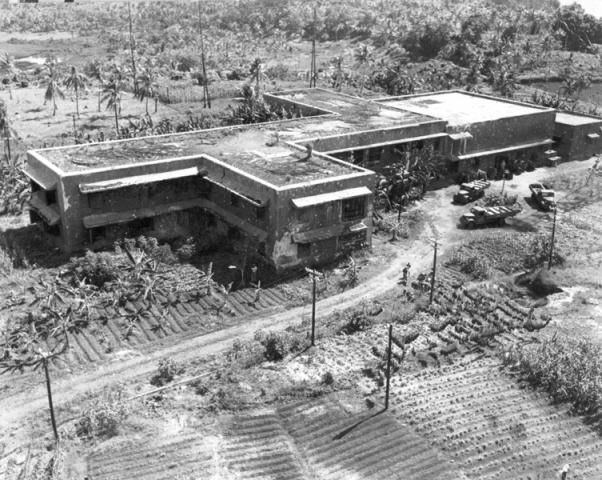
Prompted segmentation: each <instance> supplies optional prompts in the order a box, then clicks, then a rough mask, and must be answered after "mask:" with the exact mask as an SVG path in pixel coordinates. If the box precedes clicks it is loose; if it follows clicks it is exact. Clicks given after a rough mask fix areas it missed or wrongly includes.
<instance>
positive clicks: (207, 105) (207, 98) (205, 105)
mask: <svg viewBox="0 0 602 480" xmlns="http://www.w3.org/2000/svg"><path fill="white" fill-rule="evenodd" d="M197 5H198V8H199V36H200V37H201V69H202V74H203V108H211V97H210V96H209V86H208V83H209V82H208V80H207V70H206V68H205V41H204V40H203V19H202V16H201V2H198V4H197Z"/></svg>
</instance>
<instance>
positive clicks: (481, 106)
mask: <svg viewBox="0 0 602 480" xmlns="http://www.w3.org/2000/svg"><path fill="white" fill-rule="evenodd" d="M378 102H379V103H382V104H384V105H388V106H391V107H395V108H400V109H402V110H406V111H411V112H415V113H418V114H422V115H429V116H431V117H435V118H439V119H441V120H446V121H447V122H448V124H449V125H450V126H455V127H457V126H462V125H470V124H472V123H479V122H488V121H492V120H499V119H501V118H508V117H515V116H519V115H529V114H533V113H541V112H542V110H549V109H544V108H539V107H536V106H530V105H527V104H524V103H519V102H514V101H510V100H506V99H497V98H495V97H488V96H485V95H477V94H473V93H468V92H460V91H450V92H435V93H430V94H426V95H411V96H406V97H397V98H392V99H386V98H385V99H380V100H378Z"/></svg>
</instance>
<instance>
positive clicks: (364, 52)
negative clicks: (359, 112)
mask: <svg viewBox="0 0 602 480" xmlns="http://www.w3.org/2000/svg"><path fill="white" fill-rule="evenodd" d="M353 58H354V59H355V64H356V66H357V68H358V70H359V71H360V73H361V82H360V95H362V93H363V92H364V85H365V83H366V77H367V75H368V69H369V67H370V64H371V63H372V60H373V53H372V48H371V47H369V46H368V45H366V44H361V45H360V46H359V47H358V48H357V49H356V50H355V51H354V52H353Z"/></svg>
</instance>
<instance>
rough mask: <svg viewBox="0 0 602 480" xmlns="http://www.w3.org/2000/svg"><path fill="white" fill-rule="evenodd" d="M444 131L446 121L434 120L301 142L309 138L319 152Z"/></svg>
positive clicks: (401, 139)
mask: <svg viewBox="0 0 602 480" xmlns="http://www.w3.org/2000/svg"><path fill="white" fill-rule="evenodd" d="M444 132H445V122H444V121H433V122H425V123H418V124H412V125H405V126H400V127H395V128H389V129H386V130H370V131H363V132H355V133H346V134H342V135H332V136H324V137H319V138H310V139H306V140H301V141H300V142H299V143H303V144H305V143H307V141H308V140H309V141H311V142H312V143H313V147H314V150H316V151H318V152H330V151H332V150H339V149H343V148H351V147H363V146H365V145H371V144H374V143H385V142H393V141H397V140H399V141H400V142H401V141H403V140H404V139H409V138H415V137H423V136H426V135H433V134H436V133H444Z"/></svg>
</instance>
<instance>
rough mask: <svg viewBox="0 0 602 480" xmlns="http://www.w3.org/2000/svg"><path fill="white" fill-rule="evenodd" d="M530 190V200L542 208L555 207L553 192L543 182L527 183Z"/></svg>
mask: <svg viewBox="0 0 602 480" xmlns="http://www.w3.org/2000/svg"><path fill="white" fill-rule="evenodd" d="M529 190H531V200H533V202H534V203H535V204H536V205H537V206H538V207H539V208H541V209H542V210H545V211H548V210H554V208H556V200H555V193H554V190H552V189H551V188H550V187H549V186H548V185H546V184H545V183H532V184H531V185H529Z"/></svg>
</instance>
